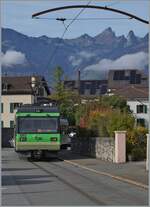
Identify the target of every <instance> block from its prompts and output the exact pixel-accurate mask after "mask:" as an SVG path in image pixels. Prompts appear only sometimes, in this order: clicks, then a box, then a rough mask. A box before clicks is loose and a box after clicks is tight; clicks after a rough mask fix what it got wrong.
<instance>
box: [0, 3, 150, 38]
mask: <svg viewBox="0 0 150 207" xmlns="http://www.w3.org/2000/svg"><path fill="white" fill-rule="evenodd" d="M88 1H89V0H82V1H79V0H65V1H64V0H26V1H24V0H15V1H14V0H1V4H2V6H1V8H2V12H1V17H2V20H1V22H2V27H5V28H6V27H7V28H12V29H15V30H17V31H19V32H21V33H23V34H26V35H28V36H36V37H37V36H42V35H47V36H49V37H61V35H62V33H63V31H64V26H63V24H62V23H61V22H58V21H56V20H45V19H39V20H36V19H32V18H31V16H32V14H33V13H36V12H38V11H42V10H46V9H49V8H54V7H59V6H65V5H73V4H75V5H76V4H87V2H88ZM90 4H91V5H99V6H109V5H110V6H111V7H113V8H116V9H121V10H124V11H127V12H130V13H133V14H135V15H138V16H140V17H141V18H144V19H146V20H148V19H149V6H150V2H149V1H148V0H120V1H118V0H112V1H109V0H107V1H102V0H93V1H92V2H91V3H90ZM80 10H81V9H74V10H66V11H60V12H54V13H49V14H46V15H43V16H41V17H46V18H47V17H48V18H57V17H65V18H74V16H75V15H76V14H77V13H78V12H79V11H80ZM87 17H90V18H120V17H121V18H123V17H125V16H122V15H120V14H116V13H112V12H109V11H103V10H95V9H85V10H84V12H83V13H82V14H81V15H80V17H79V18H87ZM68 23H69V21H67V22H66V24H68ZM108 27H112V29H113V31H115V32H116V35H117V36H119V35H122V34H124V35H125V36H126V35H127V34H128V32H129V31H130V30H133V31H134V32H135V34H136V35H137V36H141V37H143V36H144V35H145V34H146V33H147V32H148V29H149V28H148V25H146V24H143V23H141V22H138V21H136V20H128V19H122V20H119V19H118V20H96V21H90V20H89V21H75V22H74V23H73V24H72V25H71V27H70V28H69V30H68V31H67V33H66V35H65V37H64V38H68V39H70V38H76V37H78V36H81V35H82V34H84V33H87V34H89V35H90V36H96V35H97V34H99V33H100V32H102V31H103V30H104V29H106V28H108Z"/></svg>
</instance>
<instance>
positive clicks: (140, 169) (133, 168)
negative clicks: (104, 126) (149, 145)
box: [60, 151, 148, 185]
mask: <svg viewBox="0 0 150 207" xmlns="http://www.w3.org/2000/svg"><path fill="white" fill-rule="evenodd" d="M60 157H61V158H62V159H64V160H69V161H71V162H73V163H77V164H79V165H82V166H85V167H87V168H90V169H93V170H96V171H98V172H104V173H109V174H111V175H113V176H119V177H121V178H125V179H129V180H131V181H135V182H137V183H141V184H143V185H148V171H147V170H146V162H144V161H143V162H139V161H138V162H126V163H124V164H116V163H112V162H108V161H103V160H100V159H95V158H89V157H86V156H81V155H78V154H74V153H72V152H71V151H63V152H61V153H60Z"/></svg>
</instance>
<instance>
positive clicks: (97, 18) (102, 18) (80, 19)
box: [34, 17, 131, 21]
mask: <svg viewBox="0 0 150 207" xmlns="http://www.w3.org/2000/svg"><path fill="white" fill-rule="evenodd" d="M34 19H43V20H61V19H62V18H49V17H37V18H34ZM64 19H65V21H68V20H73V18H64ZM130 19H131V17H96V18H78V19H76V21H89V20H93V21H95V20H130Z"/></svg>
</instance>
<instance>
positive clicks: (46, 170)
mask: <svg viewBox="0 0 150 207" xmlns="http://www.w3.org/2000/svg"><path fill="white" fill-rule="evenodd" d="M29 161H30V162H31V163H32V164H33V165H34V166H35V167H37V168H38V169H40V170H42V171H44V172H45V173H46V174H47V175H49V176H55V177H57V179H58V180H59V181H60V182H62V183H63V184H65V185H67V186H69V187H70V188H72V189H73V190H75V191H77V192H78V193H80V194H81V195H83V196H84V197H86V198H88V199H89V200H90V201H92V202H94V203H95V205H106V203H104V202H102V201H101V200H100V199H98V198H96V197H95V196H94V195H91V194H90V193H88V192H85V191H84V190H82V189H81V188H79V187H78V186H76V185H74V184H73V183H71V182H69V181H67V180H66V179H64V178H62V177H60V176H59V175H57V174H55V173H54V172H52V171H51V170H49V169H46V167H43V166H42V165H41V164H43V162H42V163H41V162H35V161H32V160H29ZM55 161H63V160H62V159H61V158H58V159H56V160H55ZM50 165H52V166H54V167H56V168H63V167H61V166H58V165H57V164H54V163H50ZM74 173H75V172H74ZM80 176H81V175H80ZM82 177H84V178H85V176H83V175H82Z"/></svg>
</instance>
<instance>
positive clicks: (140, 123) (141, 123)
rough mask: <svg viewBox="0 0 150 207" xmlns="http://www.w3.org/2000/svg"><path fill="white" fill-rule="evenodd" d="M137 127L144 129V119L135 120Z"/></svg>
mask: <svg viewBox="0 0 150 207" xmlns="http://www.w3.org/2000/svg"><path fill="white" fill-rule="evenodd" d="M137 126H143V127H145V119H137Z"/></svg>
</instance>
